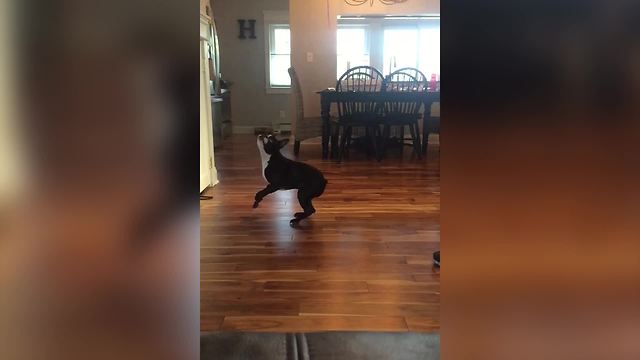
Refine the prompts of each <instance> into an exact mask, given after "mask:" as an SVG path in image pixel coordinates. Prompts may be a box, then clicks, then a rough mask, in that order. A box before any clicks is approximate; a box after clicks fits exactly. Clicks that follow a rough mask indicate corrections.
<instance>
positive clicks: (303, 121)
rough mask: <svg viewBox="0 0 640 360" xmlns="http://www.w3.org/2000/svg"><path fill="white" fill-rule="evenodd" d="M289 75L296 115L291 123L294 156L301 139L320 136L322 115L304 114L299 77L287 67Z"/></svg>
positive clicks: (296, 153)
mask: <svg viewBox="0 0 640 360" xmlns="http://www.w3.org/2000/svg"><path fill="white" fill-rule="evenodd" d="M289 76H290V77H291V88H292V90H293V94H294V98H295V105H296V116H295V118H294V122H293V124H292V132H293V140H294V143H293V152H294V154H295V155H296V156H298V154H299V153H300V143H301V142H302V141H305V140H308V139H313V138H317V137H320V136H322V117H321V116H313V117H305V116H304V102H303V100H302V87H301V86H300V79H299V78H298V73H296V70H295V69H294V68H293V67H291V68H289Z"/></svg>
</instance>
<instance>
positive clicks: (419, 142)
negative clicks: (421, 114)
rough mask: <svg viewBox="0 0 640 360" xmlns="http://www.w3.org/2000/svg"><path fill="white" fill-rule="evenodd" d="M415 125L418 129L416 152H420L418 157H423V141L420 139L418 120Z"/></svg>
mask: <svg viewBox="0 0 640 360" xmlns="http://www.w3.org/2000/svg"><path fill="white" fill-rule="evenodd" d="M413 127H414V128H415V129H416V153H417V154H418V159H422V142H421V141H420V124H418V122H417V121H416V122H415V123H414V124H413Z"/></svg>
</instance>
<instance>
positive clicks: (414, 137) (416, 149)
mask: <svg viewBox="0 0 640 360" xmlns="http://www.w3.org/2000/svg"><path fill="white" fill-rule="evenodd" d="M409 131H410V132H411V139H412V140H413V151H414V152H415V153H416V155H418V159H421V158H422V154H421V151H420V148H419V147H418V141H417V134H416V128H415V127H414V126H413V124H410V125H409Z"/></svg>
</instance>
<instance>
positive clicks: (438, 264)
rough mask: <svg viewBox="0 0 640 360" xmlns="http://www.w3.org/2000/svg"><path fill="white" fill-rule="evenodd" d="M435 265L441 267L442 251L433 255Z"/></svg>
mask: <svg viewBox="0 0 640 360" xmlns="http://www.w3.org/2000/svg"><path fill="white" fill-rule="evenodd" d="M433 265H435V266H437V267H440V251H436V252H434V253H433Z"/></svg>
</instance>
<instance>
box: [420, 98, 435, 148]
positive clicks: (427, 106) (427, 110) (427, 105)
mask: <svg viewBox="0 0 640 360" xmlns="http://www.w3.org/2000/svg"><path fill="white" fill-rule="evenodd" d="M432 105H433V102H432V101H425V102H424V114H423V116H422V155H425V154H426V153H427V147H428V146H429V128H428V127H427V124H428V122H429V119H430V118H431V106H432Z"/></svg>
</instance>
